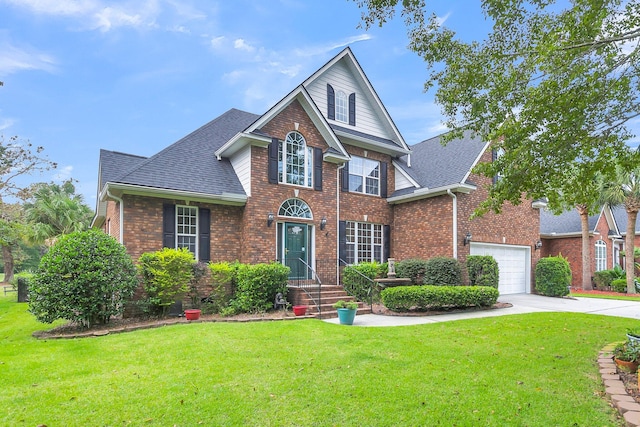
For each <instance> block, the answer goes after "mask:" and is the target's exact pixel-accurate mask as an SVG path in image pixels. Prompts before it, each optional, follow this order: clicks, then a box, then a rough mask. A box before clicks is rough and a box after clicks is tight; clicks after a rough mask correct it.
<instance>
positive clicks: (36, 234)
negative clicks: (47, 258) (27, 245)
mask: <svg viewBox="0 0 640 427" xmlns="http://www.w3.org/2000/svg"><path fill="white" fill-rule="evenodd" d="M25 215H26V219H27V221H28V222H29V223H30V224H31V233H30V238H31V240H32V241H34V242H38V243H41V242H47V241H50V239H55V238H56V237H58V236H60V235H63V234H69V233H73V232H74V231H83V230H86V229H87V228H89V224H90V222H91V218H92V216H93V212H92V211H91V209H90V208H89V207H88V206H87V205H85V204H84V203H83V201H82V196H81V195H77V194H75V187H74V186H73V184H72V183H71V182H70V181H67V182H65V183H64V184H62V185H61V186H60V185H57V184H41V185H39V186H38V188H37V189H36V190H35V192H34V193H33V201H32V202H30V203H25Z"/></svg>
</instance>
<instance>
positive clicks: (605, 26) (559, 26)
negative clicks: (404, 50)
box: [356, 0, 640, 214]
mask: <svg viewBox="0 0 640 427" xmlns="http://www.w3.org/2000/svg"><path fill="white" fill-rule="evenodd" d="M356 1H357V3H358V4H359V6H360V7H362V8H364V9H365V10H364V12H363V24H364V25H365V27H369V26H371V25H373V24H375V23H378V24H379V25H383V24H384V22H386V20H387V19H390V18H391V17H393V15H394V12H395V11H396V9H398V8H400V9H401V11H402V14H403V16H404V18H405V22H406V24H407V26H408V34H409V37H410V43H409V46H410V48H411V49H412V50H413V51H415V52H416V53H417V54H418V55H420V56H421V57H422V58H424V60H425V61H426V63H427V65H428V68H429V76H428V79H427V82H426V84H425V87H426V89H429V88H431V87H433V86H435V87H436V93H435V98H436V101H437V102H438V103H439V104H440V105H441V107H442V112H443V114H444V117H445V122H446V124H447V125H448V127H449V128H451V129H453V131H452V132H451V133H449V134H447V135H446V136H445V141H446V140H451V139H452V138H455V137H458V136H460V135H461V134H462V132H463V131H464V130H465V129H470V130H473V131H475V132H476V133H477V134H479V135H480V136H481V137H482V138H483V139H484V140H486V141H493V143H494V148H495V149H499V150H501V151H502V152H503V153H504V154H503V155H502V156H500V158H499V159H498V161H496V162H491V163H484V164H480V165H479V166H478V167H477V169H476V170H477V171H478V172H480V173H483V174H484V175H486V176H490V177H493V176H496V175H501V176H504V177H505V179H504V180H503V181H504V182H505V184H504V185H500V186H492V187H491V188H490V189H489V196H488V199H487V200H486V201H485V202H484V203H482V204H481V206H480V208H479V209H478V213H480V214H481V213H484V212H486V211H488V210H493V211H495V212H499V211H500V209H501V207H502V205H503V204H504V203H505V202H507V201H508V202H511V203H513V204H519V203H520V202H521V201H522V200H523V198H522V196H523V195H524V196H525V198H527V199H539V198H542V197H550V196H552V195H553V193H560V194H564V195H567V194H570V193H571V192H572V191H573V188H572V187H571V185H572V183H573V182H574V181H573V179H572V174H574V172H575V171H574V168H575V165H581V166H580V167H581V168H583V171H582V173H581V174H580V175H581V176H583V177H584V178H585V179H588V180H593V179H594V178H595V173H596V171H601V172H604V173H605V175H607V174H611V173H613V172H614V170H615V164H616V163H617V162H622V163H623V164H626V166H627V167H628V166H629V165H631V164H633V163H634V162H636V163H637V162H638V157H639V155H638V153H629V152H628V150H627V149H626V145H625V142H626V141H627V140H628V139H629V138H630V136H631V133H630V131H629V129H628V127H627V124H628V123H629V120H631V119H633V118H635V117H637V116H638V114H640V108H639V107H640V105H639V104H640V96H639V95H640V80H639V78H638V72H637V70H638V65H640V55H638V54H639V53H640V50H639V49H640V48H639V47H638V43H637V41H638V39H639V38H640V25H639V23H638V20H637V17H638V16H640V0H629V1H622V0H603V1H600V2H593V1H591V0H574V1H572V2H570V3H567V4H561V5H557V4H555V3H554V2H553V1H543V0H529V1H526V0H516V1H510V0H486V1H483V2H482V9H483V12H484V14H485V16H486V17H487V18H488V19H489V20H491V22H492V23H493V29H492V31H491V32H490V33H489V34H488V36H487V37H486V39H484V40H481V41H472V42H465V41H463V40H461V39H459V38H457V37H456V33H455V32H454V31H453V30H452V29H450V28H447V27H446V26H445V25H444V24H443V23H442V22H441V20H439V19H438V18H437V16H436V15H435V14H428V13H427V12H426V7H425V1H424V0H402V2H400V1H399V0H356ZM587 172H589V173H587ZM552 198H553V197H552ZM555 201H558V202H564V201H566V198H564V197H560V198H555ZM553 203H555V202H554V201H552V200H550V206H551V207H552V208H553V209H554V210H562V209H563V208H568V207H569V206H575V205H576V204H571V205H569V204H567V205H553Z"/></svg>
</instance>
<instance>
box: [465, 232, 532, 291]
mask: <svg viewBox="0 0 640 427" xmlns="http://www.w3.org/2000/svg"><path fill="white" fill-rule="evenodd" d="M470 246H471V248H470V249H471V255H491V256H493V257H494V258H495V260H496V261H497V262H498V268H499V269H500V280H499V285H498V290H499V291H500V294H501V295H505V294H520V293H525V292H526V293H530V292H531V248H530V247H529V246H516V245H500V244H495V243H476V242H471V245H470Z"/></svg>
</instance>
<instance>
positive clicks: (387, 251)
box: [382, 225, 391, 262]
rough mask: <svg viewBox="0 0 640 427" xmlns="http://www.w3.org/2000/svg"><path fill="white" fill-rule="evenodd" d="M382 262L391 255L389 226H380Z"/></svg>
mask: <svg viewBox="0 0 640 427" xmlns="http://www.w3.org/2000/svg"><path fill="white" fill-rule="evenodd" d="M382 244H383V245H384V246H383V247H382V262H387V260H388V259H389V256H390V255H391V226H389V225H383V226H382Z"/></svg>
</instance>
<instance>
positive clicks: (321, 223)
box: [320, 216, 327, 230]
mask: <svg viewBox="0 0 640 427" xmlns="http://www.w3.org/2000/svg"><path fill="white" fill-rule="evenodd" d="M326 226H327V217H326V216H323V217H322V219H321V220H320V230H324V228H325V227H326Z"/></svg>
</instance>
